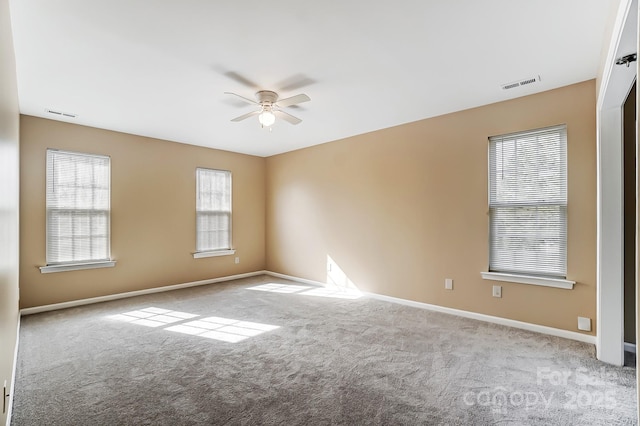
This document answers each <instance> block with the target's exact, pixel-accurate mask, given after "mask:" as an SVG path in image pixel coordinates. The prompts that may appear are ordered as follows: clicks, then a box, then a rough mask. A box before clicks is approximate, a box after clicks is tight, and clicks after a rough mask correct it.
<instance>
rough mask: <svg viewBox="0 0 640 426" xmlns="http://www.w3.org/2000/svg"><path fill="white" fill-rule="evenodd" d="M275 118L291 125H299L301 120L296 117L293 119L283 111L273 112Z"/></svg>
mask: <svg viewBox="0 0 640 426" xmlns="http://www.w3.org/2000/svg"><path fill="white" fill-rule="evenodd" d="M273 113H274V114H275V116H276V117H279V118H282V119H283V120H284V121H288V122H289V123H291V124H300V123H302V120H300V119H299V118H298V117H294V116H293V115H291V114H289V113H286V112H284V111H273Z"/></svg>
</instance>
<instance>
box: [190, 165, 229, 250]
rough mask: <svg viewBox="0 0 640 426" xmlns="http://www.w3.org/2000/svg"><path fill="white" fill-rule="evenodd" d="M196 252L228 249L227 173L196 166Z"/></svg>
mask: <svg viewBox="0 0 640 426" xmlns="http://www.w3.org/2000/svg"><path fill="white" fill-rule="evenodd" d="M196 187H197V194H196V251H197V252H203V251H214V250H229V249H231V172H229V171H225V170H212V169H202V168H198V169H196Z"/></svg>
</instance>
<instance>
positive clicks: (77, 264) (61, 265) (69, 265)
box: [39, 148, 116, 274]
mask: <svg viewBox="0 0 640 426" xmlns="http://www.w3.org/2000/svg"><path fill="white" fill-rule="evenodd" d="M50 152H52V153H53V152H55V153H62V154H71V155H79V156H84V157H100V158H107V159H108V160H109V209H108V210H107V211H106V212H107V254H108V257H107V258H104V259H85V260H78V261H69V262H49V259H48V256H49V220H50V214H49V213H50V212H49V208H48V196H49V194H48V190H49V182H48V175H49V170H48V166H49V153H50ZM45 162H46V167H45V211H46V215H45V216H46V217H45V259H46V262H47V263H46V265H45V266H40V267H39V269H40V273H42V274H47V273H54V272H66V271H78V270H83V269H98V268H112V267H114V266H115V265H116V261H115V260H113V258H112V257H111V156H109V155H104V154H90V153H86V152H78V151H67V150H63V149H55V148H47V149H46V160H45Z"/></svg>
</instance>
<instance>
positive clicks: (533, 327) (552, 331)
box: [364, 293, 596, 345]
mask: <svg viewBox="0 0 640 426" xmlns="http://www.w3.org/2000/svg"><path fill="white" fill-rule="evenodd" d="M364 294H365V295H366V296H368V297H371V298H372V299H378V300H384V301H387V302H392V303H399V304H401V305H407V306H412V307H414V308H420V309H426V310H429V311H435V312H441V313H444V314H449V315H456V316H459V317H464V318H470V319H474V320H478V321H484V322H490V323H493V324H499V325H506V326H508V327H513V328H519V329H522V330H528V331H533V332H536V333H542V334H548V335H550V336H557V337H563V338H565V339H571V340H577V341H579V342H584V343H590V344H592V345H595V344H596V336H591V335H587V334H582V333H577V332H575V331H569V330H562V329H560V328H553V327H547V326H544V325H538V324H532V323H529V322H522V321H516V320H512V319H508V318H501V317H494V316H492V315H485V314H479V313H477V312H470V311H463V310H460V309H453V308H447V307H445V306H438V305H430V304H428V303H422V302H415V301H413V300H406V299H399V298H397V297H391V296H384V295H382V294H375V293H364Z"/></svg>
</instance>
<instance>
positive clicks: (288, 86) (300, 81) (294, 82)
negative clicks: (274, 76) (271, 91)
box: [273, 73, 316, 92]
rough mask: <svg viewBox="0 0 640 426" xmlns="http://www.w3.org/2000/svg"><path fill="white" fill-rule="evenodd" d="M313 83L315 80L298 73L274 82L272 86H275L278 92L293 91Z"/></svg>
mask: <svg viewBox="0 0 640 426" xmlns="http://www.w3.org/2000/svg"><path fill="white" fill-rule="evenodd" d="M315 83H316V81H315V80H313V79H311V78H309V77H307V76H306V75H304V74H300V73H298V74H294V75H292V76H291V77H289V78H285V79H284V80H282V81H280V82H278V83H276V84H275V85H274V86H273V87H275V88H277V89H278V91H279V92H293V91H294V90H300V89H302V88H303V87H306V86H310V85H312V84H315Z"/></svg>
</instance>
